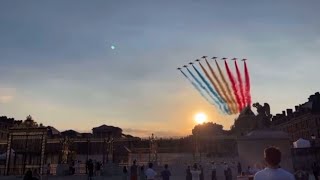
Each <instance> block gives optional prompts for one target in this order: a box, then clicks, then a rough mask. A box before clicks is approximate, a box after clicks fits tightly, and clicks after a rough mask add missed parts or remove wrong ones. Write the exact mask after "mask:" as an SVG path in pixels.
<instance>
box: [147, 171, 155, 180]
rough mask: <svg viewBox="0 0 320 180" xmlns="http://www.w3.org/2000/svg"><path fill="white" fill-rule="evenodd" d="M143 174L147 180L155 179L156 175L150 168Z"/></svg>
mask: <svg viewBox="0 0 320 180" xmlns="http://www.w3.org/2000/svg"><path fill="white" fill-rule="evenodd" d="M145 174H146V176H147V179H148V180H149V179H155V177H156V175H157V173H156V172H155V171H154V170H153V169H151V168H148V169H147V170H146V172H145Z"/></svg>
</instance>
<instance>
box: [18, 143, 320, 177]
mask: <svg viewBox="0 0 320 180" xmlns="http://www.w3.org/2000/svg"><path fill="white" fill-rule="evenodd" d="M264 159H265V163H266V164H265V166H261V165H260V166H259V165H257V164H256V165H255V166H254V167H250V166H248V168H247V169H246V170H244V171H243V169H242V166H241V163H240V162H238V163H237V164H236V163H234V162H233V163H230V162H229V163H227V162H219V163H216V162H211V164H210V175H209V176H210V179H211V180H217V179H218V178H217V167H219V169H223V174H224V177H225V180H232V179H234V177H233V173H232V172H235V171H237V173H238V176H240V177H242V176H250V177H252V178H253V179H254V180H294V179H296V180H318V176H319V169H320V166H319V163H318V162H314V163H313V164H312V167H311V169H309V170H306V169H305V168H301V169H298V170H295V173H294V175H293V174H291V173H289V172H287V171H285V170H284V169H282V168H281V166H280V162H281V151H280V150H279V149H278V148H276V147H269V148H266V149H265V151H264ZM101 169H102V163H101V162H97V161H92V160H91V159H89V160H88V161H87V162H86V172H87V174H88V179H89V180H91V179H92V178H93V176H100V175H101ZM232 169H237V170H234V171H233V170H232ZM206 170H209V169H208V168H207V169H206ZM69 171H70V174H74V173H75V163H71V164H70V166H69ZM158 172H159V173H157V171H156V170H155V169H154V166H153V163H149V164H148V166H147V168H145V166H144V165H141V166H138V165H137V162H136V161H133V163H132V165H131V166H130V167H129V169H127V167H126V166H124V167H123V170H122V179H123V180H155V179H156V178H157V179H159V178H160V179H162V180H170V177H171V175H172V174H171V171H170V170H169V166H168V164H165V165H164V166H163V168H162V169H161V170H159V169H158ZM47 174H48V175H49V174H50V164H48V170H47ZM235 174H236V173H235ZM209 176H208V174H207V176H205V175H204V167H203V166H202V165H200V164H196V163H195V164H193V165H192V166H187V168H186V171H185V179H186V180H204V179H205V178H204V177H206V179H208V177H209ZM37 179H40V176H39V173H38V172H37V171H36V170H34V171H31V170H28V171H27V172H26V174H25V176H24V180H37ZM219 179H221V177H219Z"/></svg>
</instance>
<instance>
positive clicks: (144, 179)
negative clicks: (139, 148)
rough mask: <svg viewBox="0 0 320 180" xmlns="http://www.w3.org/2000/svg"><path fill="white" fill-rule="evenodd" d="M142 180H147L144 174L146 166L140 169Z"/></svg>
mask: <svg viewBox="0 0 320 180" xmlns="http://www.w3.org/2000/svg"><path fill="white" fill-rule="evenodd" d="M140 180H146V174H145V173H144V165H142V166H141V167H140Z"/></svg>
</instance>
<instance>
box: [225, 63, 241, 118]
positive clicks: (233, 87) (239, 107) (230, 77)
mask: <svg viewBox="0 0 320 180" xmlns="http://www.w3.org/2000/svg"><path fill="white" fill-rule="evenodd" d="M224 65H225V67H226V70H227V74H228V77H229V79H230V82H231V86H232V90H233V93H234V96H235V97H236V101H237V103H238V109H239V112H240V111H241V110H242V107H241V100H240V97H239V96H240V95H239V90H238V88H237V86H236V82H235V80H234V77H233V75H232V72H231V71H230V69H229V66H228V63H227V61H226V60H225V61H224Z"/></svg>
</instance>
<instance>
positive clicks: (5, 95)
mask: <svg viewBox="0 0 320 180" xmlns="http://www.w3.org/2000/svg"><path fill="white" fill-rule="evenodd" d="M15 94H16V89H15V88H0V103H3V104H5V103H9V102H11V101H12V100H13V98H14V95H15Z"/></svg>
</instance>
